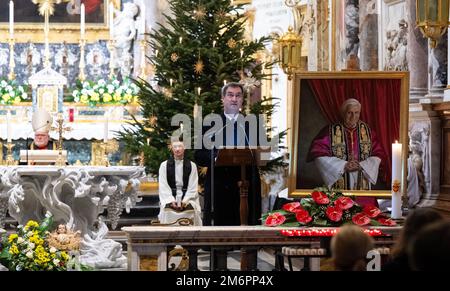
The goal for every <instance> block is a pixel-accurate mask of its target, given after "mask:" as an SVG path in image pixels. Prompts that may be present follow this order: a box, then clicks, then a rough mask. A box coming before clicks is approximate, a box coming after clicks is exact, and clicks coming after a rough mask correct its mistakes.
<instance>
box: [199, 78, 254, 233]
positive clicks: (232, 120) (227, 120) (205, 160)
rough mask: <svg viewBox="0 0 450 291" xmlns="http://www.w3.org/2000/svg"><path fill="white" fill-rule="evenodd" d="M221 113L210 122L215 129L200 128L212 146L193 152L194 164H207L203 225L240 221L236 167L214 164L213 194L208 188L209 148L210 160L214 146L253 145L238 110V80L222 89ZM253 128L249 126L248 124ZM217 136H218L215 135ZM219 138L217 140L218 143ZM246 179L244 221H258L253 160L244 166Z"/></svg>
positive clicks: (240, 90)
mask: <svg viewBox="0 0 450 291" xmlns="http://www.w3.org/2000/svg"><path fill="white" fill-rule="evenodd" d="M221 95H222V103H223V110H224V111H223V112H222V113H221V115H220V117H221V121H222V126H220V127H218V126H217V125H216V124H214V127H215V128H218V130H216V131H212V130H211V127H205V128H204V129H203V133H204V136H205V135H206V136H208V135H212V136H213V137H212V140H214V141H215V143H214V146H213V149H208V148H206V147H205V145H203V148H202V149H201V150H197V151H196V152H195V160H196V162H197V164H198V165H200V166H203V167H208V172H207V177H206V180H205V198H204V199H205V207H204V208H205V209H204V218H203V225H241V224H242V222H241V221H240V191H239V186H238V182H239V181H240V180H241V169H240V167H239V166H215V167H214V191H213V192H214V193H212V191H211V190H212V189H211V165H212V164H211V151H213V156H214V159H215V158H217V154H218V151H219V149H218V148H217V147H218V146H221V145H225V146H233V145H238V146H241V145H246V146H247V145H253V146H256V145H257V140H258V139H257V136H254V135H251V134H249V132H250V128H249V125H248V124H246V123H245V122H244V118H243V115H242V114H240V113H239V112H240V109H241V107H242V103H243V100H244V90H243V87H242V85H241V84H239V83H228V84H227V85H225V86H224V87H223V88H222V92H221ZM252 127H253V126H252ZM219 135H220V136H219ZM220 138H221V142H220ZM246 175H247V177H246V179H247V181H249V193H248V224H249V225H258V224H260V221H259V219H260V217H261V182H260V178H259V172H258V168H257V167H256V163H254V164H253V165H252V166H249V167H247V169H246ZM212 195H214V197H213V200H214V212H213V213H211V211H210V210H211V200H212Z"/></svg>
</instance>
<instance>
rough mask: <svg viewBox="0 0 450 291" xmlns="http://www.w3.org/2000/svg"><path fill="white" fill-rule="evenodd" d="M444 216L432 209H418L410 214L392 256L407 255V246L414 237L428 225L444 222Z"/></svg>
mask: <svg viewBox="0 0 450 291" xmlns="http://www.w3.org/2000/svg"><path fill="white" fill-rule="evenodd" d="M442 219H443V217H442V215H441V214H440V213H439V212H437V211H436V210H434V209H432V208H428V207H425V208H417V209H415V210H413V211H412V212H410V213H409V215H408V216H407V218H406V221H405V225H404V226H403V229H402V231H401V233H400V237H399V240H398V242H397V243H396V245H395V247H394V249H393V250H392V256H393V257H398V256H401V255H405V254H406V251H407V245H408V244H409V243H410V242H411V240H412V239H413V238H414V236H415V235H416V234H417V233H418V232H419V231H420V230H422V229H423V228H424V227H426V226H427V225H430V224H432V223H433V222H437V221H440V220H442Z"/></svg>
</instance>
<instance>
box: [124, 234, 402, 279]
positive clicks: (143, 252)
mask: <svg viewBox="0 0 450 291" xmlns="http://www.w3.org/2000/svg"><path fill="white" fill-rule="evenodd" d="M368 228H369V229H373V228H376V229H378V230H380V231H381V232H382V233H383V235H385V236H381V237H377V238H375V240H376V245H384V244H389V245H391V244H393V242H394V241H395V240H396V239H397V238H398V236H399V233H400V230H401V227H400V226H396V227H385V226H379V227H368ZM282 229H298V228H279V227H266V226H131V227H122V230H123V231H124V232H125V233H126V234H127V237H128V251H127V254H128V270H129V271H138V270H143V269H145V267H146V264H147V263H148V261H149V260H156V261H157V268H158V271H166V270H167V257H168V249H169V248H170V247H173V246H175V245H181V246H182V247H188V248H201V247H204V246H208V247H211V246H215V247H239V248H241V251H243V252H245V250H246V249H252V248H253V249H254V248H259V247H263V246H265V247H274V248H281V247H282V246H303V247H312V248H317V247H318V246H320V245H321V240H323V239H328V240H329V238H330V237H312V236H305V237H288V236H283V235H281V233H280V232H281V230H282ZM307 229H309V230H318V229H321V230H327V229H333V228H332V227H324V228H318V227H310V228H307ZM241 263H242V262H241ZM241 267H242V265H241Z"/></svg>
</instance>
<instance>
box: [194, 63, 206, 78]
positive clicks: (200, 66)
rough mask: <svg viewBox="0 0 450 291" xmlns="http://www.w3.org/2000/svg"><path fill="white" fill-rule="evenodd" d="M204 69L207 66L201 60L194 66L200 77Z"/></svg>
mask: <svg viewBox="0 0 450 291" xmlns="http://www.w3.org/2000/svg"><path fill="white" fill-rule="evenodd" d="M204 68H205V65H204V64H203V61H202V60H200V59H199V60H198V61H197V63H195V65H194V71H195V73H196V74H197V75H200V74H201V73H203V69H204Z"/></svg>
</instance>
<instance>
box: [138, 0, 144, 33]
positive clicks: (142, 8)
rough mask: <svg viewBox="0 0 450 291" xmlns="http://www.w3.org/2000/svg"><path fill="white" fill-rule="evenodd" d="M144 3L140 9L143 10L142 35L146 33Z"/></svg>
mask: <svg viewBox="0 0 450 291" xmlns="http://www.w3.org/2000/svg"><path fill="white" fill-rule="evenodd" d="M143 2H144V1H142V4H141V6H140V7H139V8H140V9H141V29H140V31H141V34H144V33H145V4H144V3H143Z"/></svg>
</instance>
